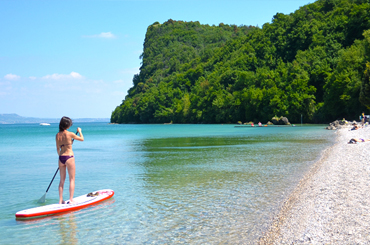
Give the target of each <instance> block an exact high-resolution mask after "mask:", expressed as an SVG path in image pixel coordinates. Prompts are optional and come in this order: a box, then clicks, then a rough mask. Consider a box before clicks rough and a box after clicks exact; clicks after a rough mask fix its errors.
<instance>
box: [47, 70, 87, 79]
mask: <svg viewBox="0 0 370 245" xmlns="http://www.w3.org/2000/svg"><path fill="white" fill-rule="evenodd" d="M42 78H43V79H52V80H60V79H82V78H84V77H83V76H81V75H80V74H79V73H77V72H74V71H72V72H71V73H70V74H58V73H54V74H53V75H46V76H43V77H42Z"/></svg>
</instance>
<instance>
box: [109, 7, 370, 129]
mask: <svg viewBox="0 0 370 245" xmlns="http://www.w3.org/2000/svg"><path fill="white" fill-rule="evenodd" d="M369 29H370V0H318V1H316V2H315V3H312V4H309V5H306V6H303V7H301V8H299V9H298V10H297V11H295V12H294V13H292V14H290V15H284V14H280V13H277V14H276V15H275V16H274V17H273V19H272V22H271V23H266V24H265V25H263V27H262V28H256V27H251V26H239V27H238V26H235V25H234V26H229V25H224V24H222V23H221V24H220V25H219V26H208V25H201V24H199V23H198V22H182V21H173V20H168V21H167V22H165V23H163V24H160V23H158V22H156V23H154V24H153V25H151V26H149V27H148V30H147V33H146V38H145V42H144V52H143V54H142V66H141V68H140V73H139V74H137V75H135V76H134V78H133V87H132V88H131V89H130V90H129V91H128V95H127V96H126V98H125V100H124V101H123V102H122V104H121V105H120V106H118V107H117V108H116V109H115V110H114V111H113V113H112V117H111V121H112V122H118V123H164V122H170V121H172V122H174V123H228V122H234V123H235V122H237V121H243V122H246V121H255V122H257V121H262V122H266V121H268V120H271V118H272V117H273V116H275V115H277V116H286V117H288V118H289V120H290V121H291V122H299V121H300V119H301V115H303V118H304V120H305V122H327V121H331V120H334V119H338V118H340V119H342V118H346V119H357V118H358V115H360V114H361V112H362V111H366V110H367V108H370V99H369V98H370V30H369Z"/></svg>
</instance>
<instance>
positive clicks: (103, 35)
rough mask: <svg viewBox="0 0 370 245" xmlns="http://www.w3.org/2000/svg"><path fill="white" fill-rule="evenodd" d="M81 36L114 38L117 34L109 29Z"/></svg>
mask: <svg viewBox="0 0 370 245" xmlns="http://www.w3.org/2000/svg"><path fill="white" fill-rule="evenodd" d="M82 37H88V38H116V37H117V36H116V35H114V34H113V33H111V32H110V31H109V32H102V33H100V34H96V35H84V36H82Z"/></svg>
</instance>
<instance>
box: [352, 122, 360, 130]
mask: <svg viewBox="0 0 370 245" xmlns="http://www.w3.org/2000/svg"><path fill="white" fill-rule="evenodd" d="M352 125H353V128H351V130H357V129H359V127H358V125H357V124H356V123H354V124H352Z"/></svg>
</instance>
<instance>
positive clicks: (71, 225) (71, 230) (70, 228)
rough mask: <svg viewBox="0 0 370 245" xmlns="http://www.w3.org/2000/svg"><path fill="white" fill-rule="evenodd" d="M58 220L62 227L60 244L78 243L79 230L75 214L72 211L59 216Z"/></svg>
mask: <svg viewBox="0 0 370 245" xmlns="http://www.w3.org/2000/svg"><path fill="white" fill-rule="evenodd" d="M58 222H59V227H60V230H59V234H60V238H61V240H60V244H72V245H74V244H78V239H77V232H78V230H77V225H76V222H75V216H74V214H73V213H71V214H69V215H67V216H61V217H60V218H58Z"/></svg>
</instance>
